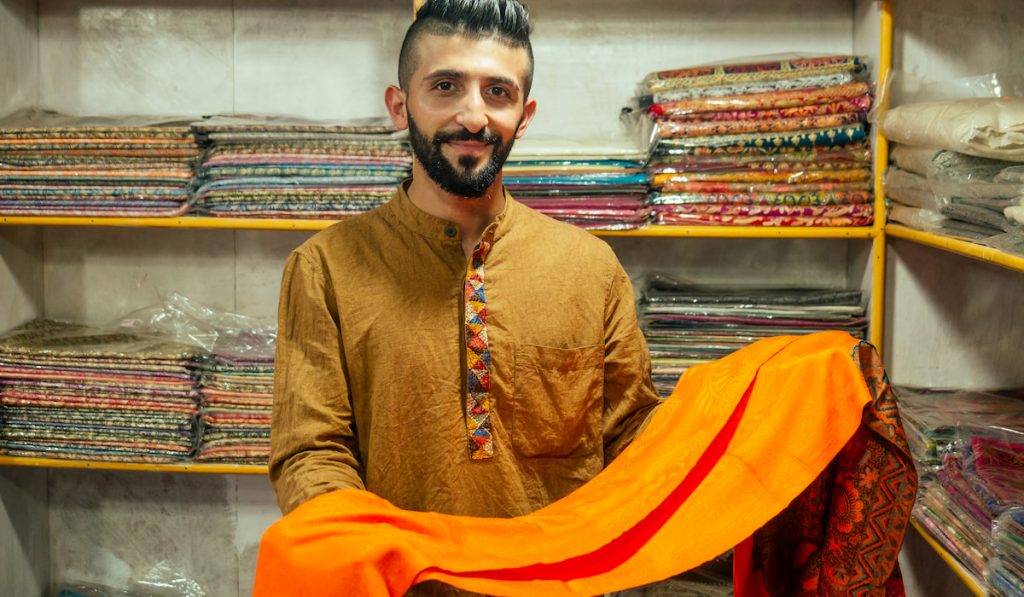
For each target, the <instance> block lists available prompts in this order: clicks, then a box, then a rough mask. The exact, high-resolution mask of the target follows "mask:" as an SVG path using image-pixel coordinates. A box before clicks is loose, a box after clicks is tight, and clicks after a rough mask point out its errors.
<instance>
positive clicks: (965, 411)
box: [896, 386, 1024, 469]
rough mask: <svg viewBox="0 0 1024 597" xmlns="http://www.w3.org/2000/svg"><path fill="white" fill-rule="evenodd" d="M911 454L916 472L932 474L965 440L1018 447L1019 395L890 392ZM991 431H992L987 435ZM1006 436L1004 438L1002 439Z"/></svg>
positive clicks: (1023, 407) (1023, 406)
mask: <svg viewBox="0 0 1024 597" xmlns="http://www.w3.org/2000/svg"><path fill="white" fill-rule="evenodd" d="M896 397H897V400H898V401H899V406H900V415H901V417H902V419H903V426H904V428H905V430H906V432H907V440H908V441H909V442H910V448H911V452H912V453H913V455H914V458H915V460H916V464H917V465H918V467H919V468H921V469H934V468H936V467H938V466H940V465H941V464H942V459H943V458H944V456H945V455H946V454H949V453H951V452H953V451H954V450H956V449H957V447H959V446H960V445H961V444H962V443H963V442H964V441H967V440H968V439H969V438H970V437H974V436H983V437H990V438H994V439H1003V440H1006V441H1010V442H1014V443H1024V431H1017V433H1018V434H1021V435H1017V434H1014V433H1013V432H1012V431H1011V430H1024V393H1021V392H1001V393H997V392H982V391H977V390H935V389H927V388H915V387H909V386H902V387H897V388H896ZM991 430H996V431H991ZM1008 434H1009V435H1008Z"/></svg>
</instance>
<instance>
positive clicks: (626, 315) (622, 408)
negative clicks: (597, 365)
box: [602, 266, 661, 464]
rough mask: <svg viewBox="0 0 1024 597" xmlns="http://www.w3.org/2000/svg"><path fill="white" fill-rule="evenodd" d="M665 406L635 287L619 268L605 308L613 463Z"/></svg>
mask: <svg viewBox="0 0 1024 597" xmlns="http://www.w3.org/2000/svg"><path fill="white" fill-rule="evenodd" d="M660 403H661V399H660V398H659V397H658V393H657V391H655V389H654V383H653V382H652V380H651V357H650V353H649V352H648V350H647V342H646V341H645V340H644V336H643V333H642V332H641V331H640V327H639V325H638V323H637V317H636V305H635V302H634V300H633V286H632V284H630V281H629V277H628V276H627V275H626V272H625V271H623V270H622V268H621V266H618V271H617V272H616V274H615V276H614V277H613V278H612V282H611V285H610V288H609V291H608V298H607V301H606V308H605V360H604V425H603V430H602V431H603V433H604V451H605V464H607V463H609V462H611V461H612V460H613V459H614V458H615V457H616V456H618V455H619V453H620V452H622V450H624V449H625V448H626V446H628V445H629V442H631V441H633V438H634V437H636V435H637V434H638V433H639V432H640V431H642V430H643V428H644V426H645V425H646V422H647V420H648V418H649V417H650V415H651V414H653V413H654V410H655V409H656V408H657V406H658V405H659V404H660Z"/></svg>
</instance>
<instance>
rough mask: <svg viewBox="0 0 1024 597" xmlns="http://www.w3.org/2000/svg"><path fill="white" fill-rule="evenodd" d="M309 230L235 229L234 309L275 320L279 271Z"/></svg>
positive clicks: (279, 286) (279, 288)
mask: <svg viewBox="0 0 1024 597" xmlns="http://www.w3.org/2000/svg"><path fill="white" fill-rule="evenodd" d="M312 234H313V233H312V232H281V231H269V230H268V231H264V230H258V231H257V230H253V231H238V232H236V233H235V235H236V238H237V242H236V257H235V260H236V268H237V270H236V274H235V296H236V297H237V302H236V309H237V312H238V313H241V314H243V315H248V316H250V317H260V318H267V319H270V320H273V321H276V320H277V299H278V295H279V294H280V291H281V272H282V271H284V264H285V261H286V260H287V259H288V254H289V253H291V251H292V249H294V248H296V247H298V246H299V245H300V244H302V242H303V241H305V240H306V239H307V238H309V237H310V236H312Z"/></svg>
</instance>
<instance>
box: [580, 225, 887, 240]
mask: <svg viewBox="0 0 1024 597" xmlns="http://www.w3.org/2000/svg"><path fill="white" fill-rule="evenodd" d="M592 232H593V233H594V234H596V235H597V236H645V237H672V238H687V237H688V238H874V237H875V236H877V235H878V230H877V229H875V228H873V227H871V226H860V227H817V228H815V227H810V226H806V227H797V226H794V227H790V228H780V227H773V226H649V227H647V228H643V229H641V230H594V231H592Z"/></svg>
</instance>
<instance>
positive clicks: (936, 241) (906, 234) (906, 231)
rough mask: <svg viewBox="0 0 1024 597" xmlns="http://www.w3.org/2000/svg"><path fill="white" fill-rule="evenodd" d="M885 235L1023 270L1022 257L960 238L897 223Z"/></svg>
mask: <svg viewBox="0 0 1024 597" xmlns="http://www.w3.org/2000/svg"><path fill="white" fill-rule="evenodd" d="M885 234H886V236H891V237H894V238H902V239H904V240H909V241H911V242H915V243H918V244H922V245H928V246H929V247H935V248H937V249H942V250H944V251H949V252H950V253H956V254H958V255H964V256H965V257H972V258H974V259H977V260H979V261H984V262H986V263H992V264H995V265H999V266H1002V267H1005V268H1008V269H1012V270H1017V271H1019V272H1024V257H1020V256H1017V255H1011V254H1010V253H1005V252H1003V251H1000V250H998V249H993V248H992V247H986V246H984V245H979V244H976V243H972V242H970V241H966V240H960V239H957V238H953V237H950V236H945V235H942V234H935V233H932V232H923V231H921V230H914V229H913V228H907V227H906V226H901V225H899V224H889V225H887V226H886V227H885Z"/></svg>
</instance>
